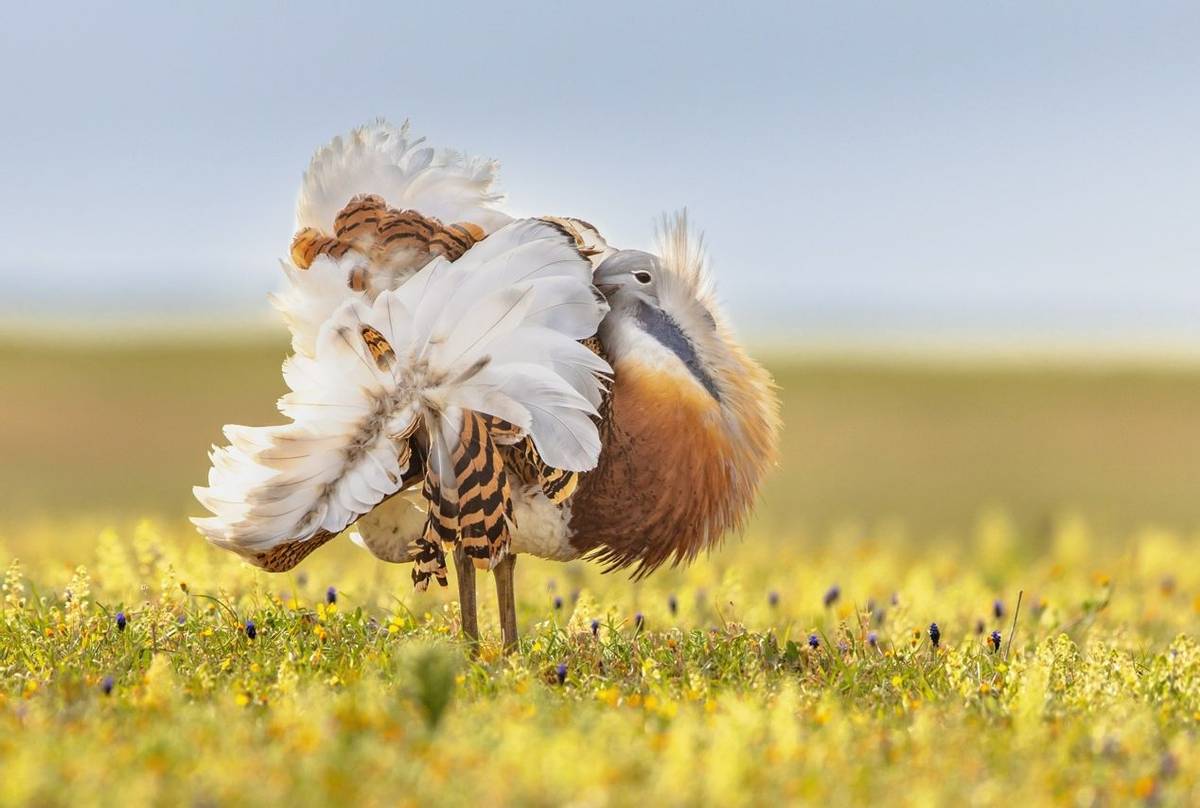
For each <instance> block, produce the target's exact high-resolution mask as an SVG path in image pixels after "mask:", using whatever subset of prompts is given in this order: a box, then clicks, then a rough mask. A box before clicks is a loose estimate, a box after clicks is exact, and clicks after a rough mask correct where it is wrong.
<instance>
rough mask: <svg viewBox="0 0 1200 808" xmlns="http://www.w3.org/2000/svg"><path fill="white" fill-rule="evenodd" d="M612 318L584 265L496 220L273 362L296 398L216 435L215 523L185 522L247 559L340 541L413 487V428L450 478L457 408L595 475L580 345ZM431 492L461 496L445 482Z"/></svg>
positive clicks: (204, 497) (593, 361)
mask: <svg viewBox="0 0 1200 808" xmlns="http://www.w3.org/2000/svg"><path fill="white" fill-rule="evenodd" d="M327 263H329V264H331V265H332V264H333V262H332V261H329V262H327ZM314 267H316V264H314ZM310 271H311V270H310ZM588 301H590V304H589V303H588ZM607 311H608V305H607V303H606V302H605V301H604V298H603V297H602V296H601V295H599V293H598V292H597V291H596V290H595V289H594V288H593V287H592V286H591V267H590V264H589V263H588V261H587V260H586V259H584V258H582V257H581V256H580V255H579V253H578V251H577V250H576V249H575V247H574V246H573V245H572V243H571V241H570V239H569V238H567V237H566V236H564V235H563V234H562V233H561V232H559V231H558V230H557V229H555V228H554V227H552V226H550V225H547V224H545V223H543V222H539V221H536V220H522V221H517V222H513V223H512V224H510V225H507V226H506V227H504V228H502V229H501V230H499V231H498V232H496V233H495V234H493V235H492V236H490V237H489V238H487V239H485V240H484V241H482V242H480V243H479V244H478V245H476V246H475V247H473V248H472V249H471V250H469V251H468V252H467V253H466V254H465V255H464V256H463V257H462V258H460V259H459V260H458V261H456V262H454V263H450V262H448V261H446V260H445V259H442V258H436V259H434V260H433V261H432V262H430V263H429V264H428V265H426V267H425V268H424V269H422V270H421V271H420V272H418V273H417V274H416V275H415V276H413V277H412V278H410V279H409V280H408V281H407V282H405V283H404V284H403V285H402V286H400V288H398V289H396V290H389V291H384V292H381V293H380V294H379V295H378V297H377V298H376V299H375V301H374V302H373V303H368V302H367V301H366V300H365V299H363V298H362V296H361V295H356V296H352V297H350V298H348V299H345V300H343V301H342V302H341V303H340V305H338V307H337V308H336V310H335V311H334V312H333V314H332V315H331V316H330V317H329V318H328V319H327V320H326V322H325V323H324V325H322V326H321V328H320V331H319V333H318V336H317V339H316V340H315V342H314V345H313V355H312V356H306V355H304V354H303V353H298V354H297V355H295V356H293V357H291V358H289V359H288V361H287V362H286V363H285V365H284V379H285V381H286V382H287V385H288V387H289V389H290V390H291V392H290V393H288V394H287V395H285V396H284V397H283V398H282V399H280V402H279V408H280V411H281V412H283V413H284V414H285V415H287V416H288V417H289V418H291V419H292V423H290V424H286V425H283V426H273V427H227V428H226V437H227V438H228V439H229V441H230V444H231V445H230V446H229V447H227V448H214V450H213V454H212V460H213V467H212V470H211V471H210V473H209V484H208V487H206V488H197V489H196V496H197V498H198V499H199V500H200V502H201V503H202V504H204V506H205V507H207V508H208V509H209V510H210V511H211V512H212V513H213V514H214V515H213V516H211V517H208V518H204V519H196V520H194V522H195V524H196V525H197V527H198V528H199V529H200V531H201V532H202V533H203V534H204V535H205V536H207V537H208V538H209V540H211V541H212V542H214V543H216V544H218V545H220V546H223V547H226V548H228V549H231V550H235V551H237V552H240V553H242V554H244V555H249V556H253V555H255V554H257V553H260V552H263V551H265V550H267V549H269V548H271V547H274V546H276V545H279V544H282V543H286V542H292V541H297V540H306V539H309V538H312V537H314V536H316V535H317V534H318V533H320V532H328V533H337V532H339V531H341V530H343V529H344V528H345V527H346V526H347V525H349V524H351V523H352V522H354V521H355V520H356V519H357V518H359V517H360V516H362V515H363V514H365V513H368V512H369V511H370V510H371V509H372V508H374V507H375V506H376V505H378V504H379V503H380V502H381V501H382V500H383V499H384V498H385V497H388V496H390V495H391V494H394V493H395V492H396V491H398V490H400V489H401V488H402V487H405V486H407V485H408V484H410V483H412V482H414V481H413V480H412V479H410V478H409V477H408V476H406V475H409V471H410V469H409V464H408V463H407V462H403V461H404V459H405V458H407V456H408V452H407V447H404V446H401V445H399V444H398V440H400V441H407V440H410V439H413V430H414V429H418V430H423V431H424V433H425V434H424V436H423V437H424V438H425V439H426V440H427V443H428V445H429V446H430V447H431V448H430V453H429V462H430V464H431V466H432V467H433V468H434V469H435V470H437V471H440V472H443V473H442V474H441V477H442V480H443V481H446V480H452V479H453V474H452V473H450V456H451V454H452V451H453V447H455V446H456V445H457V443H458V439H459V435H458V431H459V430H460V429H461V424H462V418H461V415H462V412H463V410H467V409H469V410H475V411H477V412H480V413H485V414H488V415H494V416H496V417H498V418H503V419H504V420H506V421H509V422H510V423H513V424H514V425H516V426H518V427H520V428H521V429H523V430H525V431H526V432H527V433H528V434H529V435H530V437H531V439H532V440H533V442H534V445H535V446H536V447H537V449H538V452H539V453H540V454H541V456H542V458H543V459H544V460H545V461H546V462H547V463H549V464H550V465H552V466H555V467H557V468H562V469H566V470H570V471H586V470H588V469H591V468H593V467H595V465H596V463H597V461H598V459H599V453H600V440H599V435H598V432H597V428H596V423H595V421H594V420H593V418H594V416H596V414H597V413H596V406H595V405H596V402H598V401H599V399H600V385H601V384H602V381H603V376H604V375H605V374H608V373H611V369H610V368H609V366H608V365H607V363H605V362H604V361H603V360H602V359H600V358H599V357H597V356H596V355H595V354H593V353H591V352H590V351H588V350H587V349H586V348H583V347H582V346H580V345H579V344H578V343H577V342H576V341H575V340H576V339H577V338H579V337H580V336H590V335H591V334H594V333H595V331H596V329H597V327H598V326H599V323H600V321H601V319H603V317H604V315H605V313H606V312H607ZM364 326H370V327H371V328H374V329H375V330H377V331H378V332H379V333H380V334H382V335H383V337H384V339H386V340H387V342H388V344H389V345H390V346H391V347H392V349H393V351H394V353H395V359H394V361H393V362H392V364H391V366H390V367H388V368H385V369H380V368H379V366H378V365H377V364H376V362H375V360H374V359H373V358H372V356H371V355H370V353H369V352H368V350H367V348H366V345H365V343H364V341H363V339H362V329H363V327H364ZM410 476H411V475H410ZM442 493H443V496H447V497H451V498H453V497H456V492H454V491H453V487H452V483H451V484H449V485H446V484H444V485H443V491H442Z"/></svg>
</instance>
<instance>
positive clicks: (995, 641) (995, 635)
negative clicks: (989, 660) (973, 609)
mask: <svg viewBox="0 0 1200 808" xmlns="http://www.w3.org/2000/svg"><path fill="white" fill-rule="evenodd" d="M988 643H990V644H991V646H992V652H993V653H999V651H1000V632H999V631H993V632H992V634H991V636H990V637H988Z"/></svg>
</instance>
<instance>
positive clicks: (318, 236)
mask: <svg viewBox="0 0 1200 808" xmlns="http://www.w3.org/2000/svg"><path fill="white" fill-rule="evenodd" d="M351 249H352V245H350V244H348V243H346V242H342V241H338V240H337V239H336V238H332V237H330V236H326V235H325V234H323V233H321V232H320V231H318V230H315V229H313V228H311V227H306V228H304V229H303V230H301V231H300V232H299V233H297V234H296V235H295V237H294V238H293V239H292V263H293V264H295V265H296V266H297V267H298V268H300V269H308V268H309V267H311V266H312V265H313V261H316V260H317V256H320V255H328V256H330V257H331V258H334V259H340V258H342V257H344V256H345V255H346V253H348V252H350V250H351Z"/></svg>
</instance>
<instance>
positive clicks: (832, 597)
mask: <svg viewBox="0 0 1200 808" xmlns="http://www.w3.org/2000/svg"><path fill="white" fill-rule="evenodd" d="M841 596H842V589H841V587H840V586H838V585H837V584H834V585H833V586H831V587H829V591H827V592H826V593H825V598H824V602H825V608H826V609H828V608H829V607H830V606H832V605H833V604H835V603H837V599H838V598H840V597H841Z"/></svg>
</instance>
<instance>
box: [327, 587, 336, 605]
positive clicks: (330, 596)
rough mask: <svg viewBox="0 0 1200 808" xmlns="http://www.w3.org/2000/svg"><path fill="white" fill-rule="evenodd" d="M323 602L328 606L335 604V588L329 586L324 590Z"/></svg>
mask: <svg viewBox="0 0 1200 808" xmlns="http://www.w3.org/2000/svg"><path fill="white" fill-rule="evenodd" d="M325 602H326V603H328V604H330V605H332V604H334V603H337V588H336V587H332V586H331V587H329V588H328V589H326V590H325Z"/></svg>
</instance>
